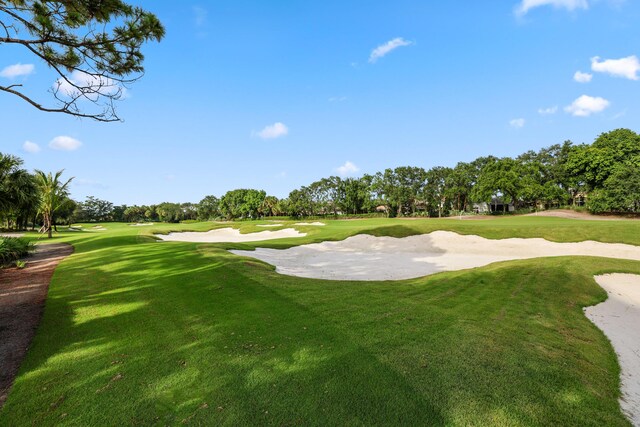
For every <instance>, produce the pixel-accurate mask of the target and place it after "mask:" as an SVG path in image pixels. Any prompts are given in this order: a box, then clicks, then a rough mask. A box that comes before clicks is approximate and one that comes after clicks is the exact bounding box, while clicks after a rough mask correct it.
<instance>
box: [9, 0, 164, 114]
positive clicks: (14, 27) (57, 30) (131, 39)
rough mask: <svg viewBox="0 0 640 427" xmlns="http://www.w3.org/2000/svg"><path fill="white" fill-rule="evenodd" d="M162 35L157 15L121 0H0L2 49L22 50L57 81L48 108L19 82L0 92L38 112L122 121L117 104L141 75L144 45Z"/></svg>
mask: <svg viewBox="0 0 640 427" xmlns="http://www.w3.org/2000/svg"><path fill="white" fill-rule="evenodd" d="M164 31H165V30H164V28H163V26H162V24H161V23H160V21H159V20H158V18H157V17H156V16H155V15H153V14H152V13H149V12H146V11H144V10H143V9H141V8H139V7H133V6H130V5H128V4H126V3H125V2H123V1H121V0H102V1H94V0H64V1H63V0H60V1H44V0H4V1H0V45H3V44H14V45H20V46H23V47H24V48H25V49H27V50H28V51H29V52H30V53H32V54H33V55H34V56H35V57H37V58H39V59H40V60H41V61H43V62H44V63H45V64H46V65H47V66H48V67H49V68H50V69H52V70H53V71H54V72H55V75H56V79H57V80H56V81H55V82H54V83H53V86H52V87H51V89H50V92H51V94H52V95H53V104H52V105H48V104H45V103H44V102H42V101H39V100H36V99H34V98H33V97H32V96H31V95H27V93H28V92H27V91H25V88H24V87H23V85H22V84H11V85H7V86H0V91H4V92H7V93H10V94H13V95H16V96H18V97H19V98H21V99H23V100H24V101H26V102H28V103H29V104H31V105H32V106H34V107H35V108H37V109H39V110H42V111H48V112H59V113H65V114H70V115H73V116H78V117H88V118H92V119H95V120H98V121H103V122H111V121H117V120H120V117H119V116H118V114H117V111H116V106H115V101H118V100H119V99H121V98H122V97H123V94H124V92H123V91H124V90H125V89H126V87H127V85H128V84H130V83H133V82H135V81H136V80H137V79H139V78H140V76H141V75H142V73H143V72H144V67H143V65H142V64H143V60H144V55H143V54H142V51H141V48H142V45H143V44H144V43H145V42H147V41H152V40H155V41H159V40H161V39H162V37H163V36H164ZM84 101H88V102H84Z"/></svg>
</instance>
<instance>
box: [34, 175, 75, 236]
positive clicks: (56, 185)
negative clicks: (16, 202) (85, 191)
mask: <svg viewBox="0 0 640 427" xmlns="http://www.w3.org/2000/svg"><path fill="white" fill-rule="evenodd" d="M35 172H36V175H35V176H36V185H37V186H38V190H39V191H40V207H39V210H40V213H41V214H42V219H43V221H44V225H43V226H42V232H43V233H44V232H46V233H47V234H48V236H49V238H51V237H53V236H52V232H53V231H52V226H53V214H54V213H55V211H56V210H58V209H59V208H60V206H62V203H63V202H64V201H65V200H66V198H67V197H68V196H69V188H68V187H69V183H70V182H71V180H73V177H71V178H69V179H68V180H67V182H65V183H64V184H63V183H62V181H61V180H60V176H61V175H62V172H64V169H62V170H59V171H58V172H56V173H55V174H52V173H51V172H49V173H47V174H45V173H44V172H42V171H40V170H36V171H35Z"/></svg>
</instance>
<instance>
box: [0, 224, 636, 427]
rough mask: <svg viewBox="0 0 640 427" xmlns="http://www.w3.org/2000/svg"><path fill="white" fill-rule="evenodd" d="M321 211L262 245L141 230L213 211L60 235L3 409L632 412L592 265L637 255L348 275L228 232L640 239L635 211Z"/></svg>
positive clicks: (210, 418) (529, 419)
mask: <svg viewBox="0 0 640 427" xmlns="http://www.w3.org/2000/svg"><path fill="white" fill-rule="evenodd" d="M327 224H328V225H327V226H325V227H313V226H309V227H298V228H299V229H300V230H306V231H308V232H309V233H310V234H309V235H308V236H307V237H305V238H302V239H288V240H283V241H278V242H276V243H271V244H266V243H265V242H260V243H258V244H255V245H252V244H192V243H177V242H156V241H154V240H153V239H152V238H151V237H148V235H149V234H150V233H151V232H153V231H165V232H166V231H168V230H171V229H174V230H175V229H190V230H206V229H209V228H211V227H212V226H215V227H222V226H225V225H223V224H212V223H200V224H189V225H166V224H159V225H157V226H153V227H129V226H127V225H123V224H104V225H105V227H106V228H107V231H93V232H75V233H72V232H66V233H60V237H58V238H56V239H54V241H69V242H71V243H73V244H74V245H75V247H76V252H75V253H74V254H73V255H72V256H71V257H69V258H68V259H67V260H65V261H64V262H62V263H61V264H60V266H59V267H58V270H57V271H56V273H55V276H54V279H53V283H52V285H51V288H50V292H49V298H48V300H47V306H46V310H45V314H44V318H43V322H42V325H41V327H40V328H39V330H38V333H37V336H36V339H35V342H34V344H33V346H32V348H31V349H30V351H29V354H28V356H27V359H26V360H25V362H24V364H23V367H22V369H21V373H20V375H19V377H18V379H17V381H16V384H15V386H14V388H13V390H12V392H11V394H10V395H9V399H8V401H7V403H6V405H5V407H4V408H3V409H2V412H0V425H33V424H35V425H65V424H66V425H83V426H84V425H149V424H153V425H175V424H181V423H187V424H192V425H249V424H251V425H255V424H269V425H362V424H365V425H371V424H387V425H425V424H426V425H430V424H431V425H442V424H447V425H505V426H506V425H509V426H511V425H581V426H586V425H594V426H602V425H629V423H628V422H627V421H626V419H625V418H624V417H623V415H622V413H621V412H620V409H619V406H618V401H617V399H618V397H619V380H618V373H619V371H618V370H619V368H618V365H617V362H616V359H615V354H614V352H613V349H612V348H611V346H610V345H609V343H608V341H607V339H606V338H605V337H604V335H603V334H602V333H601V332H600V331H599V330H598V329H597V328H596V327H595V326H593V325H592V324H591V323H590V322H589V321H588V320H587V319H586V317H585V316H584V315H583V314H582V307H584V306H587V305H591V304H595V303H597V302H600V301H602V300H604V299H605V297H606V294H605V292H604V291H603V290H602V289H601V288H600V287H598V286H597V285H596V284H595V282H594V281H593V279H592V276H593V275H594V274H601V273H606V272H613V271H621V272H631V273H640V263H638V262H632V261H622V260H613V259H604V258H588V257H576V258H569V257H563V258H545V259H534V260H526V261H514V262H505V263H498V264H493V265H490V266H488V267H485V268H480V269H474V270H467V271H461V272H452V273H441V274H438V275H435V276H430V277H427V278H420V279H414V280H407V281H399V282H352V283H350V282H331V281H321V280H313V279H300V278H295V277H287V276H281V275H278V274H276V273H275V272H274V270H273V268H272V267H270V266H267V265H266V264H263V263H260V262H258V261H253V260H250V259H249V258H241V257H237V256H234V255H231V254H230V253H228V252H227V251H226V250H224V248H230V247H234V248H250V247H253V246H271V247H285V246H290V245H292V244H299V243H308V242H315V241H321V240H325V239H334V240H335V239H343V238H345V237H347V236H349V235H353V234H356V233H359V232H363V231H365V232H368V233H372V234H376V235H393V236H404V235H409V234H416V233H421V232H428V231H432V230H434V229H447V230H452V231H458V232H461V233H465V234H479V235H482V236H485V237H490V238H502V237H545V238H548V239H549V240H554V241H579V240H585V239H593V240H599V241H605V242H624V243H631V244H636V245H640V222H634V221H606V222H605V221H602V222H600V221H574V220H565V219H555V218H535V217H527V218H522V217H521V218H499V219H491V220H482V221H457V220H440V221H438V220H435V221H434V220H424V221H408V220H381V219H377V220H358V221H327ZM237 225H240V226H241V228H242V229H243V231H264V228H258V227H255V224H253V223H242V224H237ZM85 228H90V226H88V225H85Z"/></svg>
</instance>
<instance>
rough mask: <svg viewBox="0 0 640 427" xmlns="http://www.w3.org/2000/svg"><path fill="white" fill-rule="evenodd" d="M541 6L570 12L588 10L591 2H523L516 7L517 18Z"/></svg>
mask: <svg viewBox="0 0 640 427" xmlns="http://www.w3.org/2000/svg"><path fill="white" fill-rule="evenodd" d="M540 6H553V7H555V8H557V9H567V10H569V11H571V10H575V9H588V8H589V2H588V1H587V0H522V1H521V2H520V4H519V5H518V6H516V9H515V13H516V15H517V16H524V15H526V14H527V12H529V11H530V10H531V9H535V8H536V7H540Z"/></svg>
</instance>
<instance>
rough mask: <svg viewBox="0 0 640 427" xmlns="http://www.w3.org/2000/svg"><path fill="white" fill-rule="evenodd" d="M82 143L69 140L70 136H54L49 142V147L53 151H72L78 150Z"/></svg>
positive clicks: (73, 139)
mask: <svg viewBox="0 0 640 427" xmlns="http://www.w3.org/2000/svg"><path fill="white" fill-rule="evenodd" d="M81 145H82V142H80V141H78V140H77V139H75V138H71V137H70V136H64V135H61V136H56V137H55V138H53V139H52V140H51V142H49V147H50V148H53V149H54V150H61V151H74V150H77V149H78V148H80V146H81Z"/></svg>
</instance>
